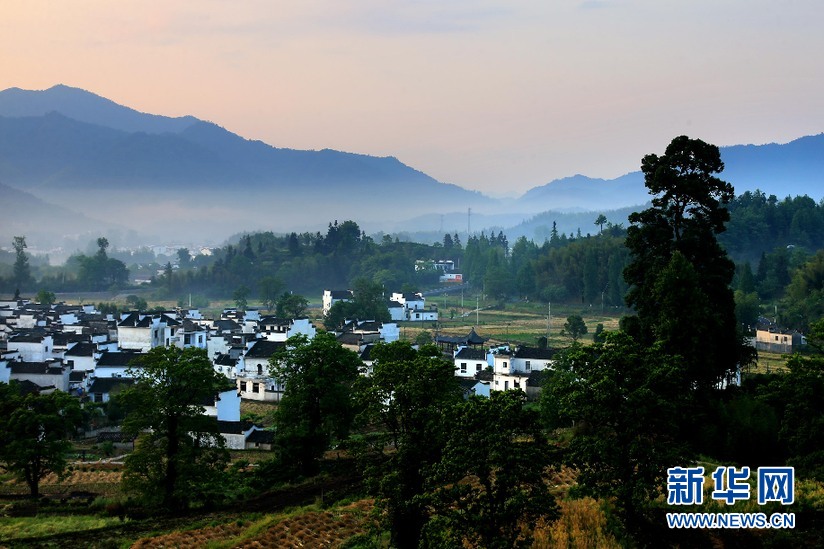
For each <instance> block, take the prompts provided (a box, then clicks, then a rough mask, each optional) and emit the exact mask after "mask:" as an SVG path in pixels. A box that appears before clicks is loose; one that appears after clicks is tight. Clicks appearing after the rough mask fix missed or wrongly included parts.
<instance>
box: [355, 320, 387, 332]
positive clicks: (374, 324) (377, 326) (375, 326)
mask: <svg viewBox="0 0 824 549" xmlns="http://www.w3.org/2000/svg"><path fill="white" fill-rule="evenodd" d="M381 328H383V323H382V322H378V321H376V320H366V321H364V322H361V323H360V324H359V325H358V327H357V328H356V330H358V331H360V332H380V331H381Z"/></svg>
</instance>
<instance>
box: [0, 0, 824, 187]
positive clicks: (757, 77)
mask: <svg viewBox="0 0 824 549" xmlns="http://www.w3.org/2000/svg"><path fill="white" fill-rule="evenodd" d="M822 21H824V2H821V1H820V0H776V1H772V0H684V1H681V0H537V1H533V0H506V1H498V0H408V1H400V0H347V1H340V0H337V1H327V0H300V1H292V0H278V1H275V0H235V1H228V0H176V1H175V0H170V1H168V2H158V1H156V0H119V1H117V2H112V1H111V0H72V1H67V0H57V1H55V0H47V1H44V0H0V89H6V88H9V87H19V88H23V89H46V88H49V87H51V86H53V85H55V84H59V83H60V84H66V85H69V86H75V87H79V88H83V89H86V90H89V91H92V92H94V93H97V94H98V95H102V96H104V97H107V98H109V99H112V100H113V101H115V102H117V103H120V104H123V105H127V106H130V107H132V108H135V109H137V110H140V111H144V112H150V113H154V114H163V115H167V116H182V115H187V114H191V115H194V116H196V117H198V118H201V119H205V120H210V121H212V122H215V123H217V124H219V125H221V126H223V127H225V128H227V129H228V130H230V131H233V132H235V133H237V134H240V135H242V136H244V137H247V138H250V139H260V140H262V141H265V142H266V143H269V144H270V145H273V146H277V147H288V148H296V149H323V148H331V149H337V150H343V151H349V152H356V153H364V154H370V155H375V156H395V157H397V158H398V159H400V160H401V161H402V162H404V163H405V164H408V165H410V166H412V167H414V168H416V169H418V170H421V171H423V172H425V173H427V174H429V175H430V176H432V177H434V178H436V179H438V180H439V181H443V182H447V183H454V184H458V185H461V186H463V187H466V188H469V189H475V190H480V191H482V192H484V193H487V194H491V195H494V196H505V195H516V194H521V193H523V192H525V191H526V190H528V189H530V188H532V187H535V186H538V185H543V184H545V183H547V182H549V181H551V180H553V179H556V178H561V177H565V176H570V175H574V174H577V173H582V174H584V175H588V176H591V177H604V178H613V177H617V176H620V175H623V174H625V173H628V172H630V171H635V170H637V169H638V168H639V165H640V159H641V157H642V156H644V155H645V154H648V153H651V152H656V153H661V152H663V150H664V148H665V147H666V145H667V144H668V143H669V141H670V140H671V139H672V138H673V137H676V136H678V135H689V136H690V137H694V138H700V139H703V140H704V141H708V142H711V143H715V144H717V145H734V144H749V143H755V144H762V143H771V142H777V143H785V142H788V141H791V140H793V139H795V138H798V137H801V136H804V135H813V134H818V133H822V132H824V56H822V55H821V52H823V51H824V32H822V31H821V22H822Z"/></svg>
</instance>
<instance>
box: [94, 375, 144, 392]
mask: <svg viewBox="0 0 824 549" xmlns="http://www.w3.org/2000/svg"><path fill="white" fill-rule="evenodd" d="M131 385H134V380H133V379H130V378H128V377H98V378H96V379H95V380H94V382H92V386H91V387H89V392H90V393H111V392H112V390H113V389H115V388H117V387H123V388H124V389H125V388H126V387H130V386H131Z"/></svg>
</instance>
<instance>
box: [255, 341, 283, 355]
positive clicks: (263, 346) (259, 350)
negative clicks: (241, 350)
mask: <svg viewBox="0 0 824 549" xmlns="http://www.w3.org/2000/svg"><path fill="white" fill-rule="evenodd" d="M285 347H286V343H285V342H283V341H269V340H266V339H259V340H257V341H255V343H254V345H252V347H251V348H250V349H249V350H248V351H246V358H269V357H271V356H272V355H273V354H275V353H276V352H278V351H280V350H282V349H284V348H285Z"/></svg>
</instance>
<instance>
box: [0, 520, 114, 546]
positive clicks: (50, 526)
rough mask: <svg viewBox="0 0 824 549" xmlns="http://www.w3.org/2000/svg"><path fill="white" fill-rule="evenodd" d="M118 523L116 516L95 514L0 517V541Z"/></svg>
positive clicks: (77, 530)
mask: <svg viewBox="0 0 824 549" xmlns="http://www.w3.org/2000/svg"><path fill="white" fill-rule="evenodd" d="M119 523H120V519H119V518H117V517H101V516H95V515H63V516H36V517H0V542H3V541H11V540H21V539H25V538H36V537H42V536H50V535H53V534H64V533H69V532H82V531H85V530H94V529H97V528H106V527H107V526H111V525H113V524H119Z"/></svg>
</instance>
